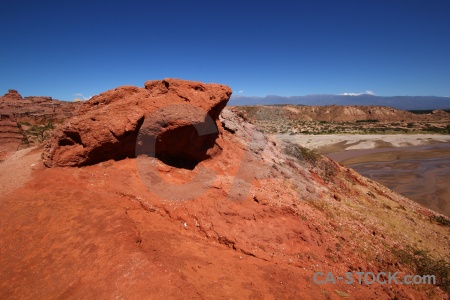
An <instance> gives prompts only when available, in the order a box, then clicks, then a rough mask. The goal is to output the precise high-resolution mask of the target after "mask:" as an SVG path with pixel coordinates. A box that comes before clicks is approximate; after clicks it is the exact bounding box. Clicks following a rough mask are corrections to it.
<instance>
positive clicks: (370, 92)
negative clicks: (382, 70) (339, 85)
mask: <svg viewBox="0 0 450 300" xmlns="http://www.w3.org/2000/svg"><path fill="white" fill-rule="evenodd" d="M339 95H341V96H360V95H375V93H374V92H373V91H365V92H362V93H342V94H339Z"/></svg>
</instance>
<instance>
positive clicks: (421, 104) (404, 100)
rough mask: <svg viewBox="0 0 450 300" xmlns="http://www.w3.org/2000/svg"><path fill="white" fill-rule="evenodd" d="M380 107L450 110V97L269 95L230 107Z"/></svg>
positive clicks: (241, 100) (240, 98)
mask: <svg viewBox="0 0 450 300" xmlns="http://www.w3.org/2000/svg"><path fill="white" fill-rule="evenodd" d="M281 104H293V105H333V104H334V105H380V106H390V107H394V108H398V109H402V110H430V109H431V110H433V109H448V108H450V97H437V96H392V97H383V96H374V95H371V94H360V95H326V94H317V95H306V96H289V97H282V96H276V95H269V96H266V97H248V96H232V97H231V99H230V101H229V102H228V105H231V106H242V105H281Z"/></svg>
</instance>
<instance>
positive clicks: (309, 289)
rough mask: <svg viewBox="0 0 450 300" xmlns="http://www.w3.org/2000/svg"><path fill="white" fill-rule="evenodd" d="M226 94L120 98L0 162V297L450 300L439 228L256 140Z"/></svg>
mask: <svg viewBox="0 0 450 300" xmlns="http://www.w3.org/2000/svg"><path fill="white" fill-rule="evenodd" d="M230 95H231V90H230V89H229V88H228V87H226V86H224V85H218V84H204V83H200V82H191V81H183V80H176V79H165V80H158V81H148V82H146V83H145V87H142V88H141V87H130V86H126V87H119V88H117V89H114V90H110V91H107V92H105V93H102V94H100V95H98V96H96V97H93V98H92V99H91V100H89V101H87V102H86V103H84V104H83V107H81V108H80V110H79V112H78V114H77V115H76V116H73V117H71V118H69V119H67V120H66V121H65V122H64V123H63V124H61V125H59V126H57V127H56V128H55V130H54V131H53V132H52V135H51V136H50V138H49V139H48V141H47V142H46V143H45V145H44V146H39V147H34V148H28V149H24V150H20V151H17V152H15V153H14V154H12V155H10V156H8V157H7V158H6V159H5V160H4V161H3V162H2V163H0V190H1V193H0V195H1V196H0V238H1V241H0V242H1V245H2V247H1V248H0V249H1V250H0V251H1V253H0V254H1V255H0V265H1V266H2V267H1V269H0V298H1V299H10V298H28V299H29V298H41V299H42V298H47V299H48V298H63V299H66V298H69V299H80V298H125V299H163V298H168V299H341V298H349V299H448V293H449V292H450V282H449V272H450V269H449V263H450V261H449V257H448V253H449V252H450V220H448V219H447V218H446V217H444V216H442V215H440V214H438V213H436V212H433V211H431V210H429V209H426V208H424V207H422V206H420V205H418V204H416V203H414V202H412V201H410V200H408V199H406V198H404V197H402V196H400V195H398V194H396V193H394V192H392V191H390V190H389V189H387V188H385V187H384V186H381V185H379V184H377V183H375V182H373V181H371V180H369V179H367V178H364V177H362V176H360V175H358V174H357V173H356V172H354V171H352V170H351V169H348V168H345V167H343V166H341V165H339V164H338V163H335V162H334V161H332V160H330V159H327V158H326V157H324V156H320V155H317V154H315V153H313V152H311V151H309V150H307V149H305V148H301V147H298V146H296V145H294V144H291V143H288V142H283V141H280V140H276V139H275V138H273V137H267V136H265V135H264V134H263V133H261V132H260V131H259V130H257V129H256V127H255V126H254V125H253V124H250V123H248V122H246V121H245V120H244V119H243V118H242V117H241V116H239V114H235V113H233V112H232V111H231V110H229V109H227V108H226V107H225V106H226V103H227V101H228V100H229V97H230ZM317 272H322V273H323V274H328V273H329V272H332V273H333V274H334V275H335V276H345V274H346V273H347V272H353V273H354V274H355V276H354V278H355V280H356V278H357V276H356V272H373V273H375V274H378V273H380V272H386V273H388V272H392V273H394V272H398V278H399V279H402V278H403V276H405V275H415V274H420V275H435V276H436V279H437V281H436V284H431V285H430V284H418V285H404V284H395V283H392V284H379V283H375V284H359V283H357V282H354V283H353V284H347V283H345V282H344V281H342V280H341V281H339V280H338V281H337V282H336V284H333V283H328V284H317V283H316V282H314V275H315V274H316V273H317ZM320 279H321V280H323V279H324V277H321V278H320Z"/></svg>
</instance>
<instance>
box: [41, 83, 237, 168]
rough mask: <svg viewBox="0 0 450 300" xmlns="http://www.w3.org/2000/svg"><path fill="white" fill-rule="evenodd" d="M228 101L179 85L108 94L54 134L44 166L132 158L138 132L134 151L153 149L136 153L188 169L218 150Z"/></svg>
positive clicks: (220, 89) (201, 87)
mask: <svg viewBox="0 0 450 300" xmlns="http://www.w3.org/2000/svg"><path fill="white" fill-rule="evenodd" d="M230 96H231V89H230V88H229V87H227V86H225V85H219V84H204V83H201V82H193V81H185V80H179V79H164V80H153V81H147V82H146V83H145V87H144V88H139V87H134V86H123V87H119V88H116V89H113V90H109V91H107V92H104V93H102V94H100V95H98V96H94V97H92V98H91V99H90V100H89V101H86V102H85V103H84V105H83V106H82V107H81V108H80V109H79V112H78V114H77V115H76V116H74V117H72V118H69V119H67V120H66V122H65V123H64V124H62V125H61V126H59V127H58V128H57V129H56V130H55V131H54V132H53V134H52V136H51V138H50V139H49V141H48V142H47V143H46V145H45V150H44V152H43V160H44V164H45V165H46V166H48V167H53V166H84V165H90V164H95V163H98V162H101V161H106V160H109V159H114V160H119V159H123V158H126V157H135V156H136V144H137V143H136V141H137V138H138V135H139V131H140V130H141V131H142V132H143V134H141V135H139V136H140V137H141V138H142V140H140V141H139V143H138V145H141V146H142V147H148V145H150V148H152V146H153V148H154V149H138V152H148V151H149V152H150V154H152V153H153V154H155V156H156V157H158V158H159V159H161V160H162V161H164V162H165V163H167V164H171V165H174V166H179V167H185V168H192V167H193V166H195V165H196V163H198V162H199V161H201V160H203V159H205V158H207V157H208V156H210V155H211V154H212V153H216V152H217V151H219V150H220V149H219V148H220V147H218V146H217V145H216V143H215V140H216V139H217V137H218V135H219V133H220V130H221V129H220V128H221V125H220V122H219V121H218V117H219V114H220V112H221V111H222V109H223V108H224V107H225V105H226V103H227V102H228V100H229V98H230ZM211 126H213V127H214V128H213V129H211ZM149 136H150V143H148V140H146V137H149ZM146 141H147V143H145V142H146ZM143 142H144V143H143ZM142 147H141V148H142Z"/></svg>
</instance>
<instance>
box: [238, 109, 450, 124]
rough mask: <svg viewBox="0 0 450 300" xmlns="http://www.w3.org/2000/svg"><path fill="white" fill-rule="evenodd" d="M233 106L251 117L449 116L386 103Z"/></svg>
mask: <svg viewBox="0 0 450 300" xmlns="http://www.w3.org/2000/svg"><path fill="white" fill-rule="evenodd" d="M234 109H235V110H239V111H243V112H245V113H246V114H247V115H248V117H249V118H251V119H255V120H276V119H280V118H283V119H288V120H300V121H333V122H356V121H362V120H377V121H380V122H404V121H408V122H410V121H433V120H434V121H441V120H450V114H448V113H446V112H445V111H443V110H437V111H433V113H431V114H414V113H411V112H408V111H404V110H400V109H396V108H392V107H387V106H357V105H353V106H338V105H327V106H295V105H283V106H237V107H234Z"/></svg>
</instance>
